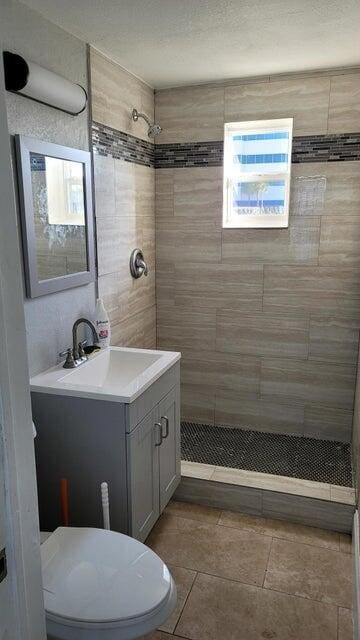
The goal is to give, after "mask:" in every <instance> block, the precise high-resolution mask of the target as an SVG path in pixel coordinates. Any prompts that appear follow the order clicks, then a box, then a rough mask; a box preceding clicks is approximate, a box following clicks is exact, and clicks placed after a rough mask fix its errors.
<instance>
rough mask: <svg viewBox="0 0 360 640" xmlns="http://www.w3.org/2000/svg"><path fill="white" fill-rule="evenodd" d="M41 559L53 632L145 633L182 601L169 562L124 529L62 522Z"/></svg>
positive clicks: (111, 637) (61, 638)
mask: <svg viewBox="0 0 360 640" xmlns="http://www.w3.org/2000/svg"><path fill="white" fill-rule="evenodd" d="M41 561H42V572H43V589H44V602H45V613H46V628H47V635H48V638H54V639H56V640H85V639H86V640H131V639H132V638H139V637H141V636H143V635H146V634H148V633H151V632H152V631H153V630H155V629H156V628H157V627H159V626H160V625H161V624H162V623H163V622H164V621H165V620H166V618H167V617H168V616H169V615H170V614H171V613H172V611H173V609H174V607H175V604H176V587H175V583H174V581H173V579H172V576H171V574H170V572H169V570H168V568H167V566H166V565H165V564H164V562H162V560H161V559H160V558H159V557H158V556H157V555H156V554H155V553H154V552H153V551H151V549H149V548H148V547H146V546H145V545H144V544H142V543H141V542H138V541H137V540H134V539H133V538H130V537H129V536H125V535H123V534H121V533H116V532H114V531H106V530H104V529H90V528H72V527H59V528H58V529H56V531H54V533H52V534H51V535H50V536H49V537H48V538H47V540H46V541H45V542H44V543H43V544H42V546H41Z"/></svg>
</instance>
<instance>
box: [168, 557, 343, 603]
mask: <svg viewBox="0 0 360 640" xmlns="http://www.w3.org/2000/svg"><path fill="white" fill-rule="evenodd" d="M171 564H172V565H173V566H174V567H177V568H179V569H188V570H189V571H196V578H195V580H194V584H193V586H194V585H195V582H196V580H197V579H198V577H199V576H200V575H204V576H209V577H211V578H215V579H217V580H225V581H227V582H234V583H236V584H241V585H243V586H245V587H252V588H254V589H261V590H265V591H272V592H273V593H279V594H282V595H285V596H289V597H290V598H298V599H300V600H306V601H307V602H317V603H319V604H322V605H324V606H330V607H336V608H341V609H348V610H349V611H353V609H352V607H347V606H345V605H342V604H341V605H339V604H337V603H336V602H325V601H324V600H317V599H316V598H308V597H307V596H303V595H300V594H298V593H296V594H295V593H289V592H288V591H280V590H279V589H274V588H273V587H263V586H261V585H260V584H257V583H254V582H244V581H243V580H239V579H237V578H228V577H227V576H220V575H217V574H214V573H209V572H206V571H198V570H195V569H191V568H190V567H183V566H180V565H176V564H174V563H173V562H172V563H171Z"/></svg>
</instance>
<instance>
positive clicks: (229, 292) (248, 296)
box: [175, 262, 263, 310]
mask: <svg viewBox="0 0 360 640" xmlns="http://www.w3.org/2000/svg"><path fill="white" fill-rule="evenodd" d="M262 295H263V269H262V266H261V265H230V264H223V263H213V264H212V263H210V262H209V264H205V263H204V262H203V263H200V264H199V263H197V264H196V263H187V264H186V263H185V264H176V265H175V303H176V305H178V306H180V307H181V306H183V305H191V304H193V305H195V306H196V307H201V308H206V307H210V308H214V309H221V308H224V307H225V308H227V309H248V310H249V309H252V310H254V309H261V307H262Z"/></svg>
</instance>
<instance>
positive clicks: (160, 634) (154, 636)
mask: <svg viewBox="0 0 360 640" xmlns="http://www.w3.org/2000/svg"><path fill="white" fill-rule="evenodd" d="M172 639H173V640H182V638H180V636H173V635H172V634H171V635H170V634H168V633H164V631H154V632H153V633H150V635H147V636H143V637H142V638H139V640H172Z"/></svg>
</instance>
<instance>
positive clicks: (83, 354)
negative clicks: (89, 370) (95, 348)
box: [78, 340, 87, 358]
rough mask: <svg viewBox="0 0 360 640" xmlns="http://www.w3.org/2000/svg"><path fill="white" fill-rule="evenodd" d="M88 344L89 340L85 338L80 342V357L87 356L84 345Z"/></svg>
mask: <svg viewBox="0 0 360 640" xmlns="http://www.w3.org/2000/svg"><path fill="white" fill-rule="evenodd" d="M86 345H87V340H83V341H82V342H79V344H78V352H79V357H80V358H86V353H85V351H84V347H85V346H86Z"/></svg>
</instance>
